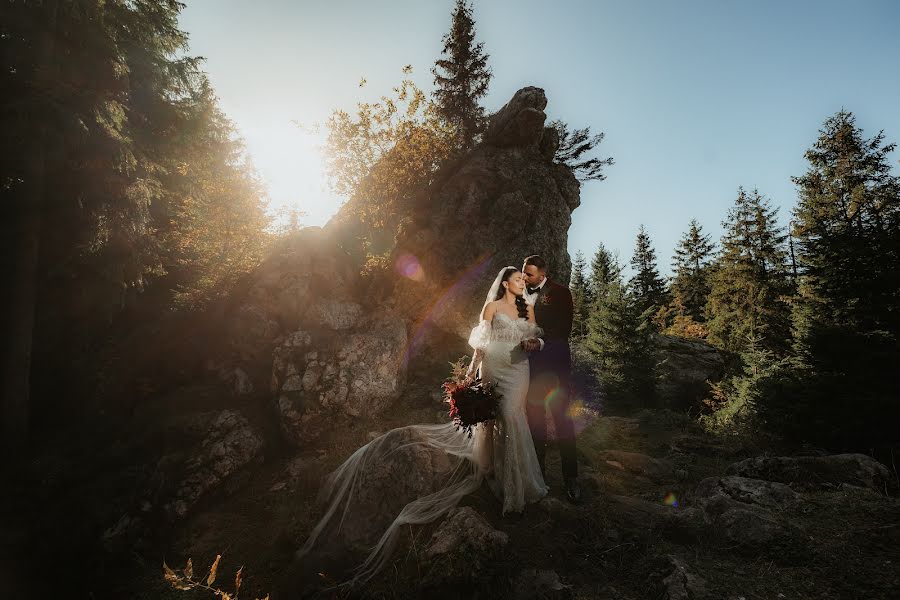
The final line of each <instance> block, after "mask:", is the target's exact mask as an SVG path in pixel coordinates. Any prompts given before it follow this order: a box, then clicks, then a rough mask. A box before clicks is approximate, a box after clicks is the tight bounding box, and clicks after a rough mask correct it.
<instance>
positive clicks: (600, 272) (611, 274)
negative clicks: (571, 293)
mask: <svg viewBox="0 0 900 600" xmlns="http://www.w3.org/2000/svg"><path fill="white" fill-rule="evenodd" d="M621 276H622V267H621V265H620V264H619V260H618V257H617V256H616V255H615V254H613V253H612V252H610V251H609V250H608V249H607V248H606V246H604V245H603V242H601V243H600V244H599V245H598V246H597V251H596V252H595V253H594V257H593V258H592V259H591V273H590V276H589V278H588V285H587V290H588V291H587V303H588V304H589V305H592V304H593V303H594V302H595V301H596V300H597V298H599V297H600V296H602V295H603V294H605V293H606V289H607V286H609V284H611V283H613V282H615V281H618V280H619V279H620V278H621Z"/></svg>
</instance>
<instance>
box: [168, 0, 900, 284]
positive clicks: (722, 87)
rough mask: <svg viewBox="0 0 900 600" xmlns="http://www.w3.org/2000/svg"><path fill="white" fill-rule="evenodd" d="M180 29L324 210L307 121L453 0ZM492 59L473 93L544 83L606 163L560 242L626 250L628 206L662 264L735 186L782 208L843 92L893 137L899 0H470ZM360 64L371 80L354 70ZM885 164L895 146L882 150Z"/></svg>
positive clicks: (710, 226) (429, 52)
mask: <svg viewBox="0 0 900 600" xmlns="http://www.w3.org/2000/svg"><path fill="white" fill-rule="evenodd" d="M186 3H187V8H186V9H185V11H184V12H183V14H182V18H181V27H182V28H183V29H184V30H186V31H187V32H188V33H189V34H190V43H191V52H192V54H195V55H200V56H204V57H205V58H206V59H207V60H206V64H205V69H206V71H207V72H208V73H209V75H210V78H211V80H212V83H213V85H214V86H215V89H216V91H217V93H218V95H219V97H220V101H221V104H222V107H223V108H224V110H225V111H226V113H227V114H228V115H229V116H230V117H231V118H232V119H233V120H234V121H235V123H236V125H237V126H238V128H239V130H240V131H241V134H242V135H243V136H244V138H245V140H246V142H247V147H248V149H249V151H250V153H251V155H252V157H253V160H254V163H255V164H256V167H257V169H258V170H259V171H260V173H261V175H262V176H263V178H264V179H265V180H266V182H267V184H268V187H269V190H270V195H271V198H272V201H273V205H275V206H278V205H289V204H296V205H299V206H300V208H301V209H302V210H304V211H306V212H307V213H308V216H307V218H306V219H305V222H306V223H307V224H310V225H321V224H324V223H325V222H326V221H327V220H328V218H329V217H330V216H331V215H332V214H333V213H334V212H335V211H336V210H337V208H338V206H339V205H340V202H341V200H342V199H341V198H338V197H336V196H333V195H332V194H330V193H329V192H328V191H327V189H326V186H325V179H324V174H323V172H322V165H321V162H320V159H319V156H318V153H317V151H316V149H315V144H316V143H317V141H318V140H316V139H315V138H314V137H313V136H310V135H308V134H304V133H302V132H301V131H300V130H298V129H297V128H295V127H293V126H292V125H291V120H298V121H300V122H302V123H306V124H311V123H314V122H317V121H318V122H324V121H325V120H326V119H327V117H328V115H329V114H330V112H331V111H332V110H333V109H336V108H341V109H345V110H348V111H352V110H353V108H354V107H355V104H356V102H358V101H371V100H375V99H377V98H378V97H379V96H381V95H382V94H389V93H390V91H391V88H392V87H393V86H395V85H396V84H397V83H398V82H399V81H400V80H401V78H402V74H401V72H400V69H401V68H402V67H403V66H404V65H406V64H412V66H413V68H414V73H413V76H412V79H413V80H414V81H415V82H416V83H417V84H418V85H419V86H420V87H422V88H423V89H425V90H431V89H432V76H431V73H430V68H431V66H432V64H433V62H434V60H435V59H436V58H437V57H438V55H439V53H440V49H441V36H442V35H443V34H444V32H445V31H446V30H447V29H448V27H449V23H450V16H449V15H450V11H451V9H452V6H453V4H454V2H453V0H419V1H413V0H397V1H389V2H388V1H377V2H376V1H375V0H369V1H358V0H354V1H349V0H332V1H331V2H327V3H326V2H306V1H294V2H289V1H271V0H269V1H260V2H253V3H251V2H246V1H245V0H244V1H237V0H201V1H191V0H186ZM474 7H475V19H476V25H477V37H478V40H479V41H483V42H484V45H485V51H486V52H487V53H488V54H489V55H490V65H491V67H492V69H493V72H494V78H493V79H492V81H491V87H490V91H489V94H488V96H487V97H486V98H485V99H484V105H485V106H486V107H487V108H488V110H496V109H497V108H499V107H500V106H502V105H503V104H504V103H505V102H506V101H507V100H509V98H510V97H511V96H512V94H513V93H515V91H516V90H517V89H519V88H521V87H524V86H526V85H536V86H539V87H542V88H544V90H545V91H546V93H547V97H548V105H547V113H548V115H549V118H550V119H553V118H562V119H563V120H565V121H567V122H568V123H569V124H570V125H571V126H572V127H583V126H586V125H589V126H590V127H591V128H592V130H594V131H603V132H605V134H606V139H605V140H604V142H603V144H602V145H601V147H600V153H601V154H602V155H603V156H612V157H613V158H614V159H615V161H616V164H615V165H613V166H612V167H610V168H609V169H608V170H607V175H608V177H607V179H606V180H605V181H602V182H590V183H587V184H585V185H584V187H583V188H582V196H581V199H582V205H581V207H579V208H578V209H577V210H576V211H575V213H574V214H573V225H572V228H571V229H570V231H569V251H570V253H571V254H572V255H573V257H574V254H575V252H576V251H577V250H581V251H583V252H584V253H585V254H586V255H587V256H588V258H590V255H592V254H593V252H594V250H595V249H596V247H597V244H598V243H599V242H603V243H604V244H605V245H606V246H607V247H608V248H611V249H613V250H617V251H618V252H619V254H620V256H621V258H622V260H623V261H624V262H627V261H628V260H629V258H630V256H631V253H632V250H633V246H634V238H635V235H636V233H637V229H638V227H639V225H640V224H644V225H645V227H646V228H647V230H648V232H649V233H650V236H651V239H652V240H653V244H654V247H655V248H656V251H657V255H658V257H659V262H660V269H661V270H662V271H663V273H668V272H669V262H670V257H671V255H672V249H673V247H674V245H675V244H676V242H677V240H678V239H679V238H680V237H681V235H682V233H683V232H684V231H685V230H686V229H687V225H688V222H689V221H690V219H691V218H692V217H694V218H697V219H698V220H699V221H700V223H701V224H702V225H703V228H704V230H706V231H707V232H709V233H711V234H712V235H713V237H714V238H715V239H718V237H719V236H720V235H721V233H722V227H721V221H722V219H723V218H724V217H725V214H726V212H727V210H728V207H729V206H730V205H731V204H732V202H733V200H734V198H735V196H736V194H737V188H738V186H741V185H743V186H744V187H747V188H753V187H756V188H758V189H759V190H760V192H761V193H763V194H764V195H766V196H767V197H768V198H769V199H770V200H771V201H772V203H773V204H774V205H776V206H778V207H780V210H779V214H780V217H781V220H782V222H783V223H787V219H788V217H789V211H790V208H791V207H792V206H793V204H794V201H795V198H796V191H795V189H794V186H793V184H792V182H791V179H790V178H791V176H792V175H800V174H802V173H803V172H804V170H805V168H806V165H805V161H804V159H803V152H804V151H805V150H806V149H807V148H808V147H809V146H810V145H811V144H812V143H813V142H814V141H815V139H816V137H817V134H818V130H819V128H820V127H821V125H822V122H823V121H824V120H825V119H826V118H827V117H829V116H830V115H832V114H834V113H835V112H837V111H838V110H839V109H841V108H842V107H843V108H846V109H847V110H850V111H852V112H853V113H854V114H855V115H856V117H857V124H858V125H859V126H860V127H862V128H863V130H864V131H865V134H866V135H867V137H871V136H872V135H874V134H876V133H877V132H878V131H879V130H881V129H883V130H884V132H885V135H886V138H887V141H889V142H895V141H896V142H900V77H898V76H897V73H898V72H900V67H898V59H900V35H898V32H900V2H895V1H890V0H884V1H858V2H846V1H844V2H835V1H830V0H829V1H812V0H803V1H801V0H794V1H790V2H786V1H781V2H774V1H768V0H766V1H762V0H758V1H754V2H749V1H745V2H735V1H727V0H719V1H702V2H701V1H696V2H694V1H683V2H670V1H662V0H658V1H653V2H651V1H630V2H626V1H620V2H605V1H599V0H596V1H593V2H591V1H574V0H558V1H556V2H553V3H550V2H538V1H532V0H517V1H513V0H481V1H480V2H479V1H476V2H474ZM361 77H365V78H366V80H367V82H368V83H367V85H366V86H365V87H363V88H360V87H359V85H358V82H359V80H360V78H361ZM891 158H892V162H893V163H894V165H895V172H900V168H898V167H897V166H896V165H897V161H898V160H900V152H894V153H893V154H892V156H891Z"/></svg>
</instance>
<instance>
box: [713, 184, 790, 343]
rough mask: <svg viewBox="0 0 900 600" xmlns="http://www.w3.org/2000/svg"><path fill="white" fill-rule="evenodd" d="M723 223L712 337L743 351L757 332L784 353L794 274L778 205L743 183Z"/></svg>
mask: <svg viewBox="0 0 900 600" xmlns="http://www.w3.org/2000/svg"><path fill="white" fill-rule="evenodd" d="M722 225H723V227H724V228H725V234H724V235H723V236H722V240H721V250H720V254H719V256H718V257H717V259H716V261H715V264H714V271H713V274H712V278H711V283H710V295H709V301H708V302H707V306H706V315H707V318H708V326H709V338H710V341H711V342H713V343H714V344H715V345H717V346H719V347H721V348H723V349H724V350H726V351H729V352H733V353H735V354H740V353H741V352H743V351H744V350H745V349H746V347H747V343H748V340H749V339H751V338H754V339H758V340H759V344H760V347H761V348H763V349H765V350H770V351H772V352H774V353H775V354H776V355H777V356H784V355H785V353H786V351H787V349H788V347H789V345H790V318H789V317H790V309H789V303H788V298H789V296H790V278H789V276H788V272H787V265H786V248H785V239H786V235H785V234H784V232H783V229H782V228H781V227H780V226H779V225H778V223H777V211H776V209H774V208H772V207H771V206H770V204H769V201H768V200H767V199H765V198H764V197H763V196H762V195H760V194H759V192H758V191H757V190H755V189H754V190H753V191H752V192H749V193H748V192H746V191H745V190H744V189H743V188H739V189H738V195H737V198H736V199H735V203H734V206H733V207H732V208H731V209H730V210H729V212H728V217H727V219H726V220H725V221H724V222H723V223H722Z"/></svg>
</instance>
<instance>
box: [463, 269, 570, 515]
mask: <svg viewBox="0 0 900 600" xmlns="http://www.w3.org/2000/svg"><path fill="white" fill-rule="evenodd" d="M573 311H574V309H573V305H572V294H571V292H569V289H568V288H567V287H566V286H564V285H561V284H559V283H557V282H555V281H552V280H550V279H548V278H547V263H546V262H545V261H544V259H543V258H541V257H540V256H537V255H533V256H529V257H528V258H526V259H525V261H524V265H523V267H522V269H521V270H519V269H517V268H516V267H513V266H510V267H505V268H503V269H501V270H500V273H499V274H498V275H497V278H496V279H495V280H494V284H493V285H492V286H491V289H490V290H489V291H488V295H487V298H486V299H485V303H484V307H483V308H482V311H481V318H480V321H479V324H478V326H476V327H475V329H473V330H472V334H471V336H470V337H469V344H470V345H471V346H472V347H473V348H474V349H475V354H474V355H473V357H472V362H471V364H470V366H469V373H468V376H469V378H473V377H474V375H475V371H476V369H479V368H480V369H481V377H482V379H483V380H484V381H489V382H492V383H494V385H495V386H496V389H497V391H498V392H499V394H500V396H501V401H500V411H499V413H500V414H499V416H498V418H497V419H496V420H495V421H493V422H489V423H483V424H481V425H479V426H478V427H477V428H476V431H475V438H476V439H475V458H476V460H478V461H480V465H481V467H482V469H483V470H484V472H485V474H486V477H487V480H488V483H489V484H490V485H491V488H492V489H493V490H494V493H495V494H496V495H497V496H498V498H499V499H500V500H502V502H503V512H521V511H522V510H523V509H524V507H525V503H526V502H533V501H536V500H538V499H540V498H541V497H543V496H544V495H545V494H546V493H547V486H546V484H545V481H544V478H545V475H546V470H545V467H544V464H545V457H546V446H547V413H548V412H549V413H550V415H551V416H552V418H553V421H554V423H553V424H554V429H555V430H556V438H557V440H558V445H559V452H560V459H561V462H562V471H563V479H564V481H565V487H566V496H567V497H568V498H569V500H570V501H572V502H578V501H579V500H580V499H581V490H580V487H579V485H578V466H577V462H576V454H575V433H574V427H573V425H572V419H571V417H570V416H569V414H568V413H569V403H570V377H571V370H572V355H571V351H570V349H569V336H570V335H571V333H572V316H573Z"/></svg>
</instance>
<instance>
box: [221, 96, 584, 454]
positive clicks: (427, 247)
mask: <svg viewBox="0 0 900 600" xmlns="http://www.w3.org/2000/svg"><path fill="white" fill-rule="evenodd" d="M546 105H547V98H546V96H545V95H544V92H543V90H541V89H540V88H535V87H528V88H524V89H522V90H519V91H518V92H517V93H516V94H515V95H514V96H513V98H512V99H511V100H510V101H509V102H508V103H507V104H506V106H504V107H503V108H502V109H500V110H499V111H498V112H497V113H496V114H495V115H494V116H493V117H492V118H491V120H490V124H489V127H488V130H487V132H486V134H485V136H484V141H483V142H482V143H481V144H480V145H479V146H478V147H476V148H475V149H474V150H472V151H471V152H469V153H467V154H465V155H463V156H462V157H460V158H459V159H457V160H456V161H455V162H453V163H452V164H448V165H446V166H445V167H444V168H443V169H442V171H441V172H440V173H438V174H437V176H436V177H435V180H434V183H433V184H432V185H431V186H430V187H429V188H428V189H426V190H423V192H422V194H421V195H420V196H419V197H418V198H417V199H416V201H415V206H414V208H413V210H412V212H411V213H410V214H408V215H406V216H405V217H404V219H403V221H402V223H401V228H400V232H399V234H398V237H397V245H396V250H395V252H394V254H393V257H392V261H393V263H394V266H396V269H391V270H390V271H389V272H386V273H383V274H381V275H379V276H378V277H379V281H377V284H378V285H377V286H375V287H377V289H378V290H380V293H377V294H373V293H372V289H373V282H372V281H368V282H365V281H363V280H362V278H361V277H360V270H361V265H359V264H356V263H355V262H354V260H353V259H352V258H351V257H350V256H349V255H348V254H347V253H346V251H345V249H344V247H343V246H342V244H343V243H345V242H346V240H345V239H344V238H345V237H346V236H345V235H344V234H346V232H345V231H343V229H342V227H343V222H344V220H343V219H342V218H341V215H338V217H336V218H335V219H334V220H332V222H330V223H329V224H328V225H326V227H324V228H306V229H303V230H301V231H300V232H298V233H297V234H295V235H293V236H291V237H290V238H288V239H287V240H285V241H284V242H283V243H282V244H281V245H280V247H278V248H276V249H275V251H274V252H273V254H272V256H271V257H269V258H268V259H267V260H266V261H265V263H264V264H263V265H261V266H260V268H259V269H257V270H256V272H254V273H253V274H252V276H251V277H249V278H248V280H247V281H246V283H245V285H244V288H243V289H242V290H240V291H239V292H238V293H236V294H235V297H236V298H237V300H236V301H235V303H234V305H233V307H232V310H231V311H230V314H228V315H227V318H226V322H227V324H228V327H229V335H228V339H229V342H230V348H231V362H230V363H229V362H228V361H226V364H225V365H223V367H222V370H223V371H222V372H223V373H226V374H227V373H233V372H234V373H236V372H238V369H239V368H240V369H241V372H242V373H246V374H247V375H248V377H246V378H245V379H246V380H242V383H241V385H240V386H239V387H240V390H266V389H268V390H270V391H271V393H272V400H271V402H272V405H273V410H274V413H275V414H276V415H277V418H278V419H279V421H280V424H281V429H282V431H283V432H284V433H285V435H286V437H287V439H288V440H289V441H291V442H293V443H295V444H297V445H304V444H305V443H307V442H309V441H311V440H312V439H313V438H314V437H315V436H316V433H317V432H319V431H321V430H322V425H325V424H328V423H331V422H332V421H333V417H335V416H338V417H341V416H343V417H363V418H367V417H370V416H372V415H374V414H379V413H383V412H384V411H385V410H386V409H387V408H388V407H389V405H390V404H391V403H392V402H394V401H395V400H396V399H397V398H398V397H399V396H400V394H401V393H402V391H403V388H404V385H405V379H406V373H407V368H408V363H409V361H410V359H412V360H413V361H415V360H417V359H418V358H420V357H426V358H428V359H429V360H433V361H440V362H442V361H443V360H444V359H445V358H448V357H453V358H456V357H458V356H459V355H460V353H466V352H468V348H467V347H466V345H465V341H466V339H467V337H468V333H469V331H470V329H471V328H472V327H473V326H474V325H476V321H477V318H478V312H479V310H480V308H481V305H482V303H483V302H484V298H485V294H486V292H487V290H488V287H489V286H490V283H491V281H492V280H493V279H494V277H495V275H496V273H497V271H498V270H499V269H500V268H501V267H503V266H505V265H510V264H512V265H517V266H521V264H522V259H523V258H524V257H525V256H527V255H529V254H535V253H537V254H541V255H542V256H544V257H545V258H546V259H547V261H548V262H549V270H550V276H551V277H553V278H555V279H557V280H560V281H562V282H568V278H569V271H570V268H571V263H570V260H569V255H568V252H567V250H566V247H567V235H568V229H569V226H570V224H571V221H572V218H571V215H572V211H573V210H574V209H575V208H576V207H577V206H578V205H579V203H580V196H579V184H578V181H577V180H576V178H575V176H574V174H573V173H572V171H571V170H570V169H569V168H568V167H566V166H564V165H560V164H557V163H555V162H553V157H554V153H555V151H556V149H557V147H558V145H559V139H558V135H557V134H556V130H555V129H552V128H548V127H545V125H544V122H545V120H546V117H547V115H546V114H545V113H544V108H545V107H546ZM344 216H346V215H344ZM428 342H436V343H431V344H429V343H428ZM436 348H439V349H440V350H441V352H442V353H440V356H438V353H435V352H434V350H435V349H436ZM232 363H233V364H232ZM229 382H230V385H231V380H230V379H229ZM436 384H437V382H436ZM232 387H233V388H235V389H238V386H237V385H236V384H234V385H232Z"/></svg>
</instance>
